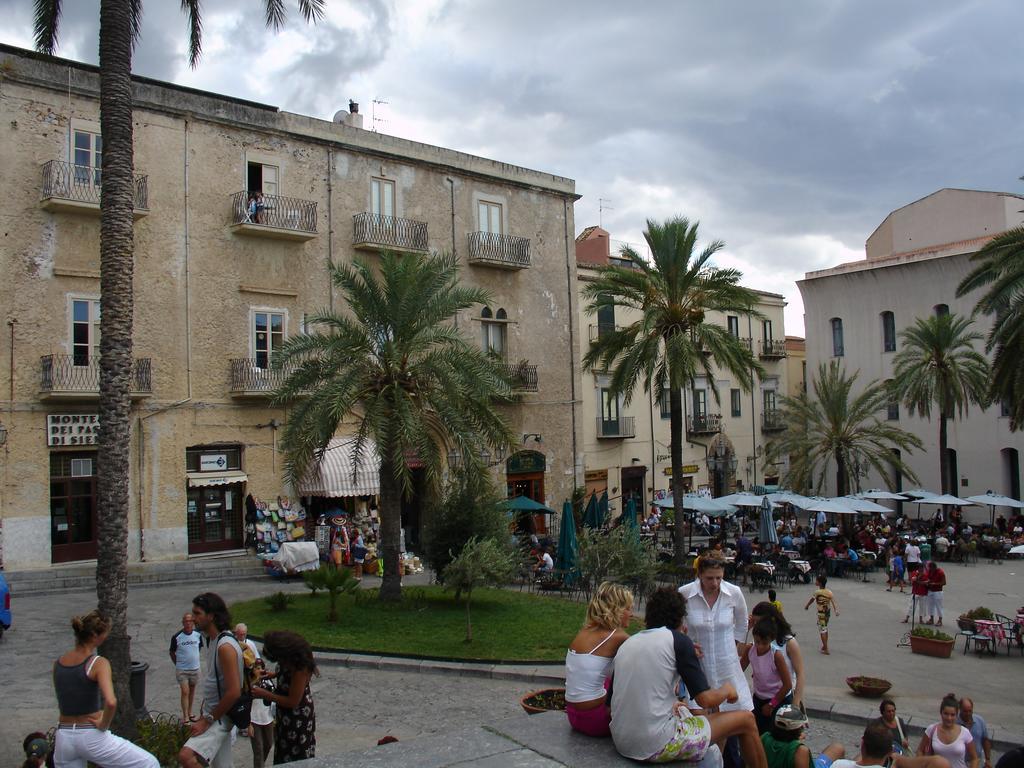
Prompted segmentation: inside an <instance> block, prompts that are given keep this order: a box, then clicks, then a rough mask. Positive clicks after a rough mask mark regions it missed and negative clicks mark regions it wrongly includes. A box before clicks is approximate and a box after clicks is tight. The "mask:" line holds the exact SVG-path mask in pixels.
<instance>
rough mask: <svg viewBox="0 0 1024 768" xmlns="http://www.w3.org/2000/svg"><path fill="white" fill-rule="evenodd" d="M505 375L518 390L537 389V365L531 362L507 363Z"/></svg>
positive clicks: (533, 390)
mask: <svg viewBox="0 0 1024 768" xmlns="http://www.w3.org/2000/svg"><path fill="white" fill-rule="evenodd" d="M505 375H506V376H508V377H509V379H511V380H512V389H514V390H516V391H517V392H536V391H537V366H536V365H530V364H529V363H505Z"/></svg>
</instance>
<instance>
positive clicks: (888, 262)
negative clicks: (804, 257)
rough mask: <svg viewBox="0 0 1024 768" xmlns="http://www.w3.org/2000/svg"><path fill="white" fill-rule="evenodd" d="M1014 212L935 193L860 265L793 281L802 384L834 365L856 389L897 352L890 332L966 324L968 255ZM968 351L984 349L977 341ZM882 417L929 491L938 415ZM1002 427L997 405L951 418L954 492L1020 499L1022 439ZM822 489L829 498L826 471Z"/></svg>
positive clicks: (1003, 199) (997, 199)
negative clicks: (911, 446)
mask: <svg viewBox="0 0 1024 768" xmlns="http://www.w3.org/2000/svg"><path fill="white" fill-rule="evenodd" d="M1022 209H1024V197H1021V196H1020V195H1013V194H1008V193H1003V192H982V191H976V190H965V189H942V190H939V191H938V192H934V193H932V194H930V195H928V196H927V197H924V198H922V199H921V200H917V201H916V202H913V203H910V204H908V205H906V206H903V207H902V208H899V209H897V210H895V211H893V212H892V213H890V214H889V215H888V216H886V218H885V220H884V221H883V222H882V223H881V224H880V225H879V226H878V228H877V229H876V230H875V231H874V232H873V233H872V234H871V236H870V237H869V238H868V240H867V244H866V256H867V258H865V259H863V260H861V261H853V262H848V263H846V264H839V265H837V266H835V267H832V268H830V269H822V270H818V271H815V272H808V273H807V275H806V276H805V278H804V279H803V280H801V281H800V282H799V283H798V286H799V288H800V293H801V294H802V296H803V300H804V309H805V313H806V314H805V318H806V336H807V367H808V377H809V378H813V375H814V373H815V372H816V371H817V369H818V366H819V365H820V364H821V363H828V362H829V361H831V360H838V361H839V362H840V363H841V364H842V365H843V366H844V367H845V368H846V370H847V371H848V372H854V371H857V372H859V374H860V376H859V379H858V384H859V385H861V386H863V385H864V384H866V383H867V382H869V381H872V380H878V381H885V380H888V379H890V378H892V375H893V359H894V358H895V356H896V354H897V353H898V351H899V349H900V340H899V333H900V331H902V330H903V329H905V328H907V327H908V326H911V325H913V323H914V321H915V319H916V318H918V317H927V316H929V315H931V314H934V313H936V312H952V313H955V314H957V315H961V316H967V317H970V316H971V314H972V313H973V311H974V306H975V304H976V303H977V300H978V297H979V294H978V293H977V292H975V293H971V294H969V295H967V296H964V297H962V298H957V295H956V290H957V286H958V285H959V284H960V282H961V281H962V280H963V278H964V277H965V276H966V275H967V274H968V272H970V270H971V269H972V268H973V265H972V263H971V260H970V258H971V255H972V254H974V253H975V252H977V251H978V249H979V248H981V247H982V246H983V245H984V244H985V243H987V242H988V241H989V240H990V239H991V238H992V237H993V236H995V235H997V234H999V233H1001V232H1004V231H1006V230H1007V229H1012V228H1014V227H1017V226H1020V225H1021V224H1024V211H1022ZM990 327H991V320H990V319H989V318H986V317H984V316H979V317H978V318H976V319H975V322H974V326H973V330H975V331H978V332H980V333H981V334H982V335H987V333H988V331H989V329H990ZM976 347H977V349H978V350H979V351H984V343H983V342H979V343H978V344H977V345H976ZM883 417H884V418H888V419H890V420H892V421H897V422H899V425H900V427H902V428H903V429H906V430H908V431H910V432H912V433H914V434H915V435H917V436H918V437H919V438H921V440H922V442H923V443H924V450H922V451H916V452H914V453H913V454H911V455H909V456H906V455H905V456H902V458H903V460H904V462H906V463H907V464H908V465H909V466H910V468H911V469H912V470H913V471H914V473H915V474H916V475H917V476H918V478H919V480H920V485H921V486H922V487H923V488H925V489H927V490H930V491H934V492H936V493H938V492H939V489H940V487H941V486H940V478H939V458H938V450H939V448H938V431H939V427H938V414H937V413H936V412H935V411H934V409H933V412H932V419H931V420H930V421H929V420H927V419H922V418H920V417H917V416H910V414H908V413H907V412H906V409H905V408H902V407H900V406H899V405H898V404H892V405H890V407H889V408H888V409H887V412H886V413H885V414H884V415H883ZM1009 424H1010V420H1009V418H1007V417H1006V416H1005V415H1004V413H1003V409H1002V407H1001V404H999V403H996V404H994V405H992V406H990V407H988V408H985V409H982V408H979V407H977V406H973V405H972V406H971V407H970V408H969V410H968V413H967V415H966V416H965V417H964V418H962V419H960V418H957V419H952V420H950V422H949V449H950V451H951V453H950V469H951V475H952V477H951V478H950V480H951V483H950V488H951V489H952V493H953V494H954V495H957V496H959V497H961V498H964V497H966V496H973V495H977V494H982V493H985V492H986V491H989V490H992V491H994V492H996V493H1001V494H1005V495H1008V496H1012V497H1013V498H1018V499H1019V498H1021V496H1020V458H1019V457H1020V454H1021V451H1022V450H1024V436H1022V435H1021V434H1019V433H1018V434H1014V433H1011V432H1010V428H1009ZM828 483H829V485H828V489H829V492H830V493H831V492H832V491H833V490H834V488H835V473H834V470H833V471H831V472H830V473H829V475H828ZM860 486H861V487H862V488H871V487H886V488H890V489H892V490H901V489H902V490H910V488H912V487H913V484H912V483H910V482H909V481H908V480H905V479H904V478H902V477H900V476H899V475H898V474H897V473H895V471H894V472H893V473H892V474H891V475H890V476H888V477H878V476H876V475H875V474H873V473H872V474H870V475H868V476H866V477H863V478H861V480H860ZM1004 511H1005V510H1004ZM932 512H934V508H933V509H932ZM964 512H965V515H966V516H967V517H968V518H969V519H971V520H978V521H980V520H988V519H989V516H990V510H989V509H987V508H982V507H966V508H965V510H964Z"/></svg>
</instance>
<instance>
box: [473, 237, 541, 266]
mask: <svg viewBox="0 0 1024 768" xmlns="http://www.w3.org/2000/svg"><path fill="white" fill-rule="evenodd" d="M469 263H470V264H478V265H480V266H484V267H498V268H499V269H526V268H527V267H529V266H530V240H529V238H526V237H513V236H512V235H502V234H499V233H497V232H470V233H469Z"/></svg>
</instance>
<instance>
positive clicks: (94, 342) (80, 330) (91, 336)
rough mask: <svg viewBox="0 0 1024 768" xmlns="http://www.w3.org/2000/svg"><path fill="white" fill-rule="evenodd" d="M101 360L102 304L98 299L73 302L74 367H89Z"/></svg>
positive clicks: (72, 354)
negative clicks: (90, 364)
mask: <svg viewBox="0 0 1024 768" xmlns="http://www.w3.org/2000/svg"><path fill="white" fill-rule="evenodd" d="M99 358H100V303H99V301H98V300H96V299H72V300H71V360H72V365H89V362H90V361H91V360H93V359H95V360H96V361H98V360H99Z"/></svg>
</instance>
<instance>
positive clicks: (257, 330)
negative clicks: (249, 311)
mask: <svg viewBox="0 0 1024 768" xmlns="http://www.w3.org/2000/svg"><path fill="white" fill-rule="evenodd" d="M252 341H253V358H254V361H255V365H256V367H257V368H269V367H270V364H271V361H272V360H273V357H274V355H275V354H276V353H277V352H278V351H279V350H280V349H281V346H282V345H283V344H284V314H283V313H280V312H254V313H253V315H252Z"/></svg>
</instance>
